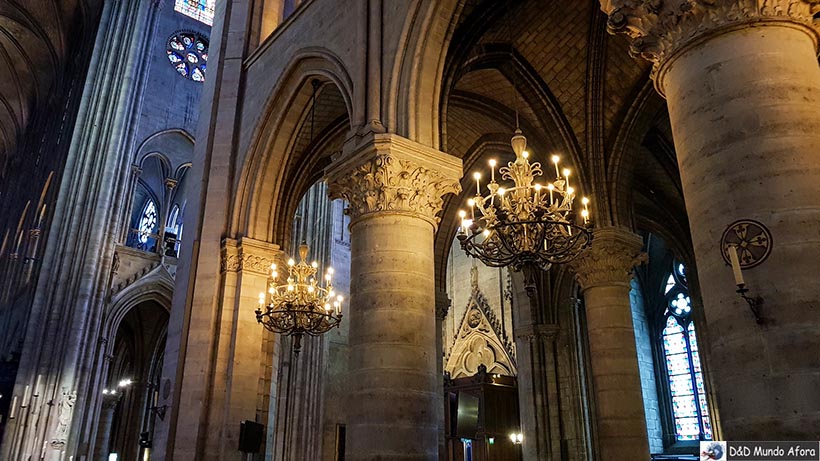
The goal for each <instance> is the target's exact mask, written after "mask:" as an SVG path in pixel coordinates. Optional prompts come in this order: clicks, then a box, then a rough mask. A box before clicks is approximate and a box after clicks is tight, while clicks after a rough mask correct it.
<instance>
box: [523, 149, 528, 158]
mask: <svg viewBox="0 0 820 461" xmlns="http://www.w3.org/2000/svg"><path fill="white" fill-rule="evenodd" d="M521 156H522V157H524V158H530V153H529V151H526V150H525V151H524V152H521Z"/></svg>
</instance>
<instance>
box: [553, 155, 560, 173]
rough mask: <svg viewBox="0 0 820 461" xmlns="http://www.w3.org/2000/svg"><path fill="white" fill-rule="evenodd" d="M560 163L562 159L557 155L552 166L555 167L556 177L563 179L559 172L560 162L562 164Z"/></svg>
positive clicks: (554, 156)
mask: <svg viewBox="0 0 820 461" xmlns="http://www.w3.org/2000/svg"><path fill="white" fill-rule="evenodd" d="M560 161H561V157H559V156H557V155H553V156H552V164H553V165H555V177H556V178H560V177H561V173H560V172H559V171H558V162H560Z"/></svg>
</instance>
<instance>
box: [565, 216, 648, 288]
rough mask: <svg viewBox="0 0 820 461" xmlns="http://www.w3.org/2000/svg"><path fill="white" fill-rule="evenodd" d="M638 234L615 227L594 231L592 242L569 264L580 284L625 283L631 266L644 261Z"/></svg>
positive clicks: (604, 284) (587, 286) (586, 285)
mask: <svg viewBox="0 0 820 461" xmlns="http://www.w3.org/2000/svg"><path fill="white" fill-rule="evenodd" d="M641 246H642V241H641V238H640V237H639V236H637V235H635V234H632V233H629V232H626V231H622V230H614V229H602V230H598V231H596V232H595V236H594V237H593V239H592V245H591V246H590V247H589V248H587V249H586V250H584V252H583V253H581V255H580V256H578V258H577V259H575V260H574V261H572V262H571V263H570V264H571V266H572V269H573V270H574V271H575V278H576V280H577V281H578V284H579V285H581V288H582V289H584V290H587V289H589V288H593V287H597V286H607V285H628V284H629V282H630V280H631V279H632V269H633V268H634V267H635V266H638V265H640V264H643V263H645V262H646V261H647V259H648V257H647V255H646V253H642V252H641Z"/></svg>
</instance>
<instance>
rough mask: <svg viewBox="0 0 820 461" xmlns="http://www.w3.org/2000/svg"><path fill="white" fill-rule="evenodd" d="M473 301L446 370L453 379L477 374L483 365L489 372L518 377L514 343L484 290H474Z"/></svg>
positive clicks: (465, 315)
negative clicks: (505, 334)
mask: <svg viewBox="0 0 820 461" xmlns="http://www.w3.org/2000/svg"><path fill="white" fill-rule="evenodd" d="M469 303H470V304H469V307H468V309H467V311H466V312H465V313H464V317H463V318H462V320H461V326H460V328H459V330H458V334H457V335H456V337H455V340H454V343H453V347H452V348H451V352H450V355H449V357H448V358H447V361H446V362H447V363H446V365H445V367H444V369H445V371H447V372H448V373H449V374H450V376H451V377H452V378H461V377H465V376H473V375H475V374H476V373H477V372H478V370H479V367H480V366H482V365H483V366H484V367H486V369H487V373H490V374H494V373H497V374H500V375H504V376H515V375H516V374H517V370H516V366H515V358H514V355H513V351H512V344H511V343H510V341H509V339H507V338H506V337H505V336H504V335H503V333H502V332H501V325H500V322H499V321H498V320H497V319H496V318H495V315H494V314H493V313H492V310H491V309H490V307H489V305H488V304H487V300H486V299H485V298H484V296H483V295H482V294H481V291H480V290H478V289H474V290H473V295H472V296H471V297H470V301H469Z"/></svg>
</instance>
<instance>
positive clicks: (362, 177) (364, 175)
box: [327, 134, 461, 227]
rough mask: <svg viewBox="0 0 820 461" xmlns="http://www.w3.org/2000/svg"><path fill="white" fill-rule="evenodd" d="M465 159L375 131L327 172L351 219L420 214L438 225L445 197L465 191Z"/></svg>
mask: <svg viewBox="0 0 820 461" xmlns="http://www.w3.org/2000/svg"><path fill="white" fill-rule="evenodd" d="M460 178H461V161H460V160H459V159H457V158H455V157H452V156H450V155H447V154H444V153H442V152H439V151H437V150H434V149H430V148H428V147H426V146H422V145H420V144H418V143H415V142H413V141H410V140H408V139H405V138H401V137H399V136H396V135H391V134H371V135H370V136H368V139H366V140H365V141H364V142H363V143H362V145H361V146H359V147H357V148H355V149H353V151H352V152H348V153H346V154H345V155H344V156H343V157H342V158H340V159H339V161H338V162H336V163H334V165H332V166H331V167H330V169H329V170H328V172H327V182H328V195H329V196H330V198H331V199H337V198H342V199H344V200H347V201H348V203H349V204H350V205H349V207H348V209H347V213H348V214H349V215H350V220H351V223H353V222H355V221H356V220H358V219H360V218H362V217H364V216H366V215H369V214H373V213H407V214H414V215H419V216H421V217H422V218H425V219H427V220H428V221H430V223H431V224H433V226H434V227H435V226H437V225H438V222H439V219H440V218H439V217H438V216H437V214H438V213H439V212H440V211H441V208H442V204H443V203H444V198H443V196H444V195H445V194H450V193H453V194H455V193H458V192H460V191H461V184H460V182H459V179H460Z"/></svg>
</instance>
